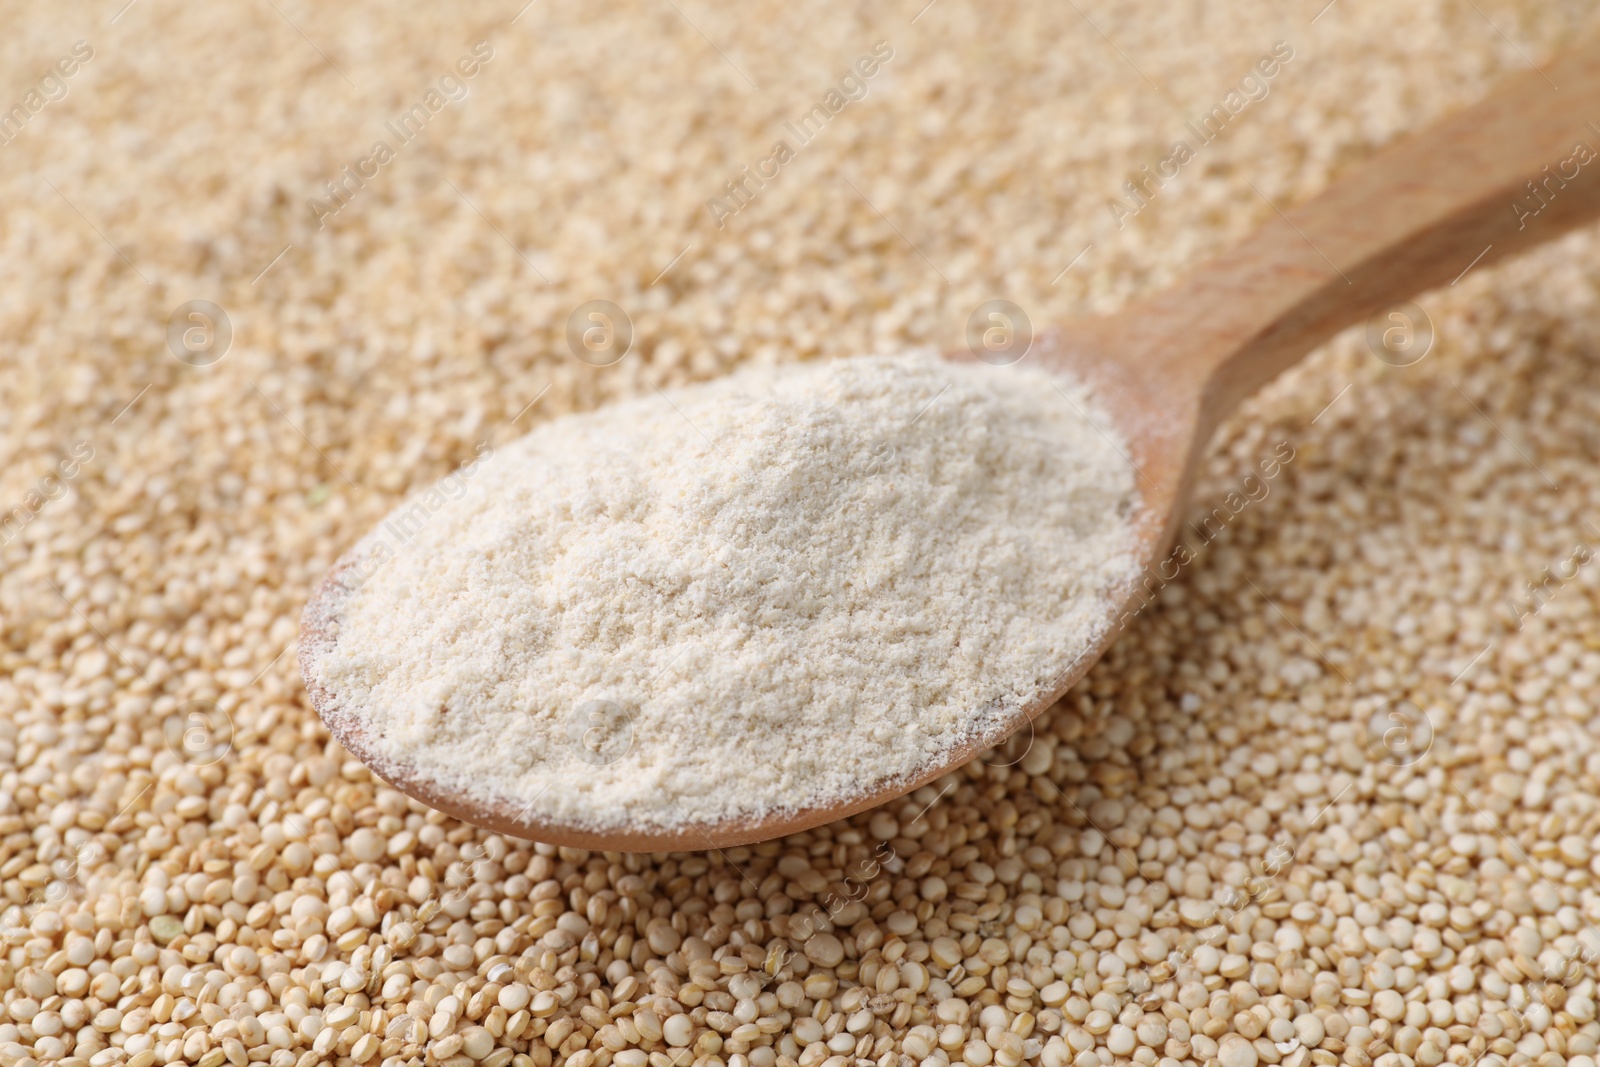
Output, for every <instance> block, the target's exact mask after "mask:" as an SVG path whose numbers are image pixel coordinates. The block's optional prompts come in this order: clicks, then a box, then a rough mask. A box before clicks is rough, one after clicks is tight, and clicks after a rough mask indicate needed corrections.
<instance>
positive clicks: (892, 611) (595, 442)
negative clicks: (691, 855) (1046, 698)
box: [308, 354, 1135, 829]
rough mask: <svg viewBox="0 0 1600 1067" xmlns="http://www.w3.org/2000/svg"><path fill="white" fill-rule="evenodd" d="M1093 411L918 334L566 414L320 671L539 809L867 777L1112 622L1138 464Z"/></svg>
mask: <svg viewBox="0 0 1600 1067" xmlns="http://www.w3.org/2000/svg"><path fill="white" fill-rule="evenodd" d="M1086 416H1087V419H1086ZM1091 421H1092V423H1093V425H1091ZM1096 427H1099V429H1097V428H1096ZM1101 429H1104V430H1107V431H1108V432H1109V430H1110V420H1109V419H1108V418H1106V417H1104V416H1103V415H1101V414H1099V413H1098V410H1097V408H1096V407H1095V406H1094V404H1093V403H1092V402H1091V399H1090V398H1089V396H1087V395H1086V394H1085V392H1084V390H1083V389H1082V388H1081V387H1079V386H1077V385H1076V384H1074V383H1072V382H1070V381H1068V380H1065V379H1062V378H1059V377H1056V376H1053V375H1050V374H1047V373H1045V372H1043V371H1040V370H1034V369H1029V368H1027V367H1026V366H1022V365H1019V366H1011V367H991V366H986V365H981V364H977V365H956V364H951V363H947V362H945V361H943V360H942V359H940V358H938V357H937V356H934V355H932V354H913V355H909V356H895V357H888V356H873V357H865V358H861V359H854V360H845V361H839V362H834V363H826V364H804V365H796V366H789V367H785V368H782V369H779V370H774V371H768V370H754V371H745V372H743V373H740V374H736V375H734V376H731V377H729V378H726V379H723V380H721V381H716V382H712V383H710V384H707V385H700V386H694V387H691V388H686V389H681V390H676V391H669V392H667V393H665V394H662V395H650V396H647V397H645V398H643V399H639V400H634V401H631V402H628V403H624V404H618V405H614V406H612V407H609V408H606V409H604V410H602V411H598V412H595V413H592V414H586V415H580V416H568V417H565V418H560V419H556V420H554V421H552V422H550V423H548V424H546V425H545V426H543V427H541V428H540V429H538V430H535V431H534V432H533V433H530V434H529V435H528V436H526V437H524V438H522V439H521V440H519V441H516V442H514V443H513V444H511V445H510V446H508V447H506V448H504V449H502V450H500V451H499V452H498V453H497V454H495V455H494V456H493V457H492V458H491V459H488V460H486V461H484V463H483V465H482V468H481V469H480V470H479V471H477V472H476V473H475V474H474V476H473V477H472V478H471V479H470V480H469V481H468V482H467V483H466V490H465V493H464V494H463V495H461V496H460V498H459V499H457V500H455V501H453V502H452V503H451V504H450V505H449V506H447V507H444V508H443V509H442V510H437V511H436V512H435V513H431V515H430V517H429V518H428V519H427V521H426V524H425V525H424V526H423V527H422V528H421V529H420V530H419V531H417V532H416V533H415V534H414V535H412V536H411V537H410V539H409V540H408V541H407V542H406V543H405V546H404V548H403V549H401V551H400V552H399V554H398V555H397V556H396V558H394V559H392V560H390V561H388V562H386V563H384V564H383V565H382V566H381V567H380V568H378V569H377V570H376V571H375V572H374V573H373V574H372V576H371V577H370V578H368V579H367V580H366V581H365V583H364V584H363V585H362V586H361V587H360V588H359V589H358V590H356V591H355V592H353V593H352V594H351V595H350V596H349V597H348V599H347V600H346V601H345V602H344V603H343V605H342V609H341V610H340V611H339V612H338V615H339V618H338V619H337V620H336V621H335V620H320V621H319V625H320V627H321V628H322V629H323V630H324V631H325V633H326V634H327V636H329V637H331V638H335V639H336V640H330V641H328V642H326V643H324V644H322V645H321V646H320V647H315V648H313V649H311V652H310V656H309V657H308V668H309V669H308V677H309V678H310V680H312V681H313V682H314V683H315V684H317V685H320V686H322V687H323V689H324V690H325V692H326V694H327V698H328V702H329V703H330V704H331V706H332V709H333V715H334V717H335V718H338V717H347V718H348V719H349V720H352V721H359V724H360V729H361V730H362V731H363V732H364V733H365V734H366V735H367V737H368V738H369V739H370V744H371V745H372V747H374V748H375V749H376V750H377V752H378V753H379V754H380V755H381V756H382V757H383V760H388V761H392V765H390V766H389V767H388V768H387V769H389V770H391V771H394V770H395V769H396V768H397V767H406V768H411V769H412V770H413V771H414V772H415V773H417V774H419V775H420V776H422V777H424V778H427V779H431V780H433V781H436V782H439V783H441V784H443V785H444V786H445V787H446V788H449V789H451V790H452V791H455V792H458V793H460V794H462V795H466V796H470V797H473V798H475V799H477V800H478V801H480V802H484V803H491V804H492V803H502V804H505V803H509V804H512V805H515V806H517V807H518V808H526V810H527V811H528V812H529V813H530V814H531V815H533V816H534V817H536V818H539V819H541V820H546V821H553V822H559V823H563V824H566V825H573V826H580V827H585V828H591V829H606V828H618V827H624V826H637V827H643V826H647V825H648V826H655V827H670V826H673V825H680V824H682V823H683V822H685V821H686V820H693V821H695V822H707V823H714V822H721V821H724V820H729V819H740V818H746V817H750V816H759V815H762V814H766V813H772V812H775V811H781V810H784V809H794V808H804V807H811V806H814V805H817V804H820V803H824V802H828V801H833V800H839V799H843V798H847V797H850V796H853V795H858V794H860V793H862V792H864V791H868V790H872V789H875V788H878V787H881V786H883V785H885V784H886V783H888V782H891V781H894V780H897V779H903V778H906V777H907V776H909V775H911V774H913V773H914V772H916V771H917V770H918V769H920V768H923V767H925V766H926V765H928V764H929V763H931V762H937V761H939V760H940V758H941V756H943V755H944V754H946V753H948V752H949V751H950V750H951V749H953V748H955V747H956V746H959V745H961V744H962V743H963V742H967V741H970V740H971V739H973V738H974V737H992V736H994V735H995V734H996V732H997V731H998V730H1000V729H1001V728H1002V727H1003V726H1004V725H1005V724H1006V723H1007V722H1009V721H1010V720H1011V719H1012V717H1013V716H1014V715H1015V714H1016V710H1017V709H1018V708H1019V707H1020V706H1022V705H1024V704H1026V703H1028V702H1029V701H1032V700H1034V699H1036V698H1037V697H1038V696H1039V695H1040V694H1041V692H1042V691H1045V690H1048V689H1050V688H1051V687H1052V685H1053V683H1054V681H1055V680H1056V679H1057V678H1058V677H1059V676H1060V674H1061V672H1062V671H1063V670H1064V669H1066V668H1067V667H1068V666H1070V665H1071V663H1072V662H1073V660H1074V659H1075V658H1076V657H1077V655H1078V654H1079V652H1080V651H1081V650H1082V649H1083V648H1084V646H1085V645H1087V644H1088V643H1089V642H1090V641H1092V640H1093V639H1094V638H1095V637H1096V636H1097V635H1098V634H1099V633H1100V632H1101V631H1102V628H1103V627H1104V626H1105V625H1106V623H1107V620H1108V618H1109V616H1110V614H1111V605H1112V601H1113V599H1114V597H1115V596H1116V594H1117V592H1118V591H1119V590H1120V589H1121V587H1122V586H1123V583H1125V582H1126V581H1128V580H1130V579H1131V578H1132V577H1133V572H1134V569H1135V562H1134V560H1133V558H1132V556H1131V554H1130V548H1131V543H1132V534H1131V510H1132V507H1133V501H1134V496H1135V494H1134V484H1133V478H1134V472H1133V471H1132V469H1131V468H1130V467H1129V464H1128V463H1127V461H1126V460H1125V459H1123V458H1122V456H1121V455H1120V454H1119V452H1118V445H1116V444H1114V443H1113V442H1112V441H1111V440H1108V439H1107V437H1105V436H1103V435H1102V434H1101V432H1100V430H1101ZM405 510H406V509H405V508H402V509H401V511H400V512H397V513H396V514H397V515H399V514H400V513H401V512H404V511H405ZM380 536H382V535H380V534H374V535H372V537H369V538H368V539H367V540H366V541H364V542H362V544H361V545H360V546H358V547H357V549H356V552H357V553H358V554H359V553H362V552H364V551H370V550H371V548H372V545H373V543H374V541H375V539H376V538H378V537H380ZM391 540H392V539H391ZM308 621H309V620H308ZM383 760H380V761H379V765H378V766H377V768H376V769H377V770H378V771H379V772H380V773H383V772H384V771H385V769H386V768H385V766H384V765H383Z"/></svg>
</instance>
